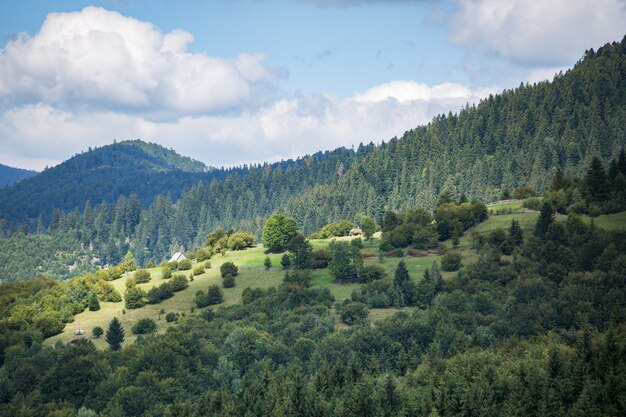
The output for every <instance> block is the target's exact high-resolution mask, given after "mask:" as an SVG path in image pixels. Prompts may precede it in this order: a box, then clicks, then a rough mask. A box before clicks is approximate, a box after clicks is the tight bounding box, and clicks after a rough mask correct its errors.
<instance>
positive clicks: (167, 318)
mask: <svg viewBox="0 0 626 417" xmlns="http://www.w3.org/2000/svg"><path fill="white" fill-rule="evenodd" d="M177 319H178V313H174V312H173V311H170V312H169V313H167V314H166V315H165V321H166V322H168V323H173V322H175V321H176V320H177Z"/></svg>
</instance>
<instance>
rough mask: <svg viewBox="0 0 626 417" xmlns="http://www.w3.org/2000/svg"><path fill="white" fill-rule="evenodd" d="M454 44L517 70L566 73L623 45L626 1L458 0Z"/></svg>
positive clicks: (452, 35) (452, 18)
mask: <svg viewBox="0 0 626 417" xmlns="http://www.w3.org/2000/svg"><path fill="white" fill-rule="evenodd" d="M447 19H448V23H449V36H450V39H451V40H452V41H453V42H454V43H456V44H458V45H462V46H467V47H470V48H472V49H473V50H475V51H478V52H480V53H484V54H494V55H496V56H499V57H501V58H504V59H506V60H509V61H511V62H514V63H516V64H523V65H532V66H543V67H560V66H564V65H571V64H573V63H574V62H575V61H576V59H578V58H580V57H581V56H582V52H583V51H584V50H585V49H589V48H590V47H596V46H599V45H602V44H604V43H606V42H610V41H618V40H621V38H622V36H623V35H624V22H626V2H624V0H595V1H593V2H591V1H589V0H542V1H526V0H457V1H456V8H455V11H454V12H452V14H451V15H450V16H448V18H447Z"/></svg>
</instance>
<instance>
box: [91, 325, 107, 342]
mask: <svg viewBox="0 0 626 417" xmlns="http://www.w3.org/2000/svg"><path fill="white" fill-rule="evenodd" d="M91 333H92V334H93V337H95V338H96V339H97V338H99V337H100V336H102V335H103V334H104V330H102V327H100V326H96V327H94V328H93V330H92V331H91Z"/></svg>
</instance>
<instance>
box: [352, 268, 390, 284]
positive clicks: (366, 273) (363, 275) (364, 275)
mask: <svg viewBox="0 0 626 417" xmlns="http://www.w3.org/2000/svg"><path fill="white" fill-rule="evenodd" d="M386 275H387V272H385V268H383V267H382V266H380V265H366V266H364V267H363V268H361V269H360V270H359V271H357V282H364V283H368V282H372V281H378V280H380V279H383V278H385V276H386Z"/></svg>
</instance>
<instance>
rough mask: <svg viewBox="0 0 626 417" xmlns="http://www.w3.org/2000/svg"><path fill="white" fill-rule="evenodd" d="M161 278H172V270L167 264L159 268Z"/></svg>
mask: <svg viewBox="0 0 626 417" xmlns="http://www.w3.org/2000/svg"><path fill="white" fill-rule="evenodd" d="M161 278H163V279H170V278H172V268H170V265H169V264H166V265H164V266H163V268H161Z"/></svg>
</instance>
